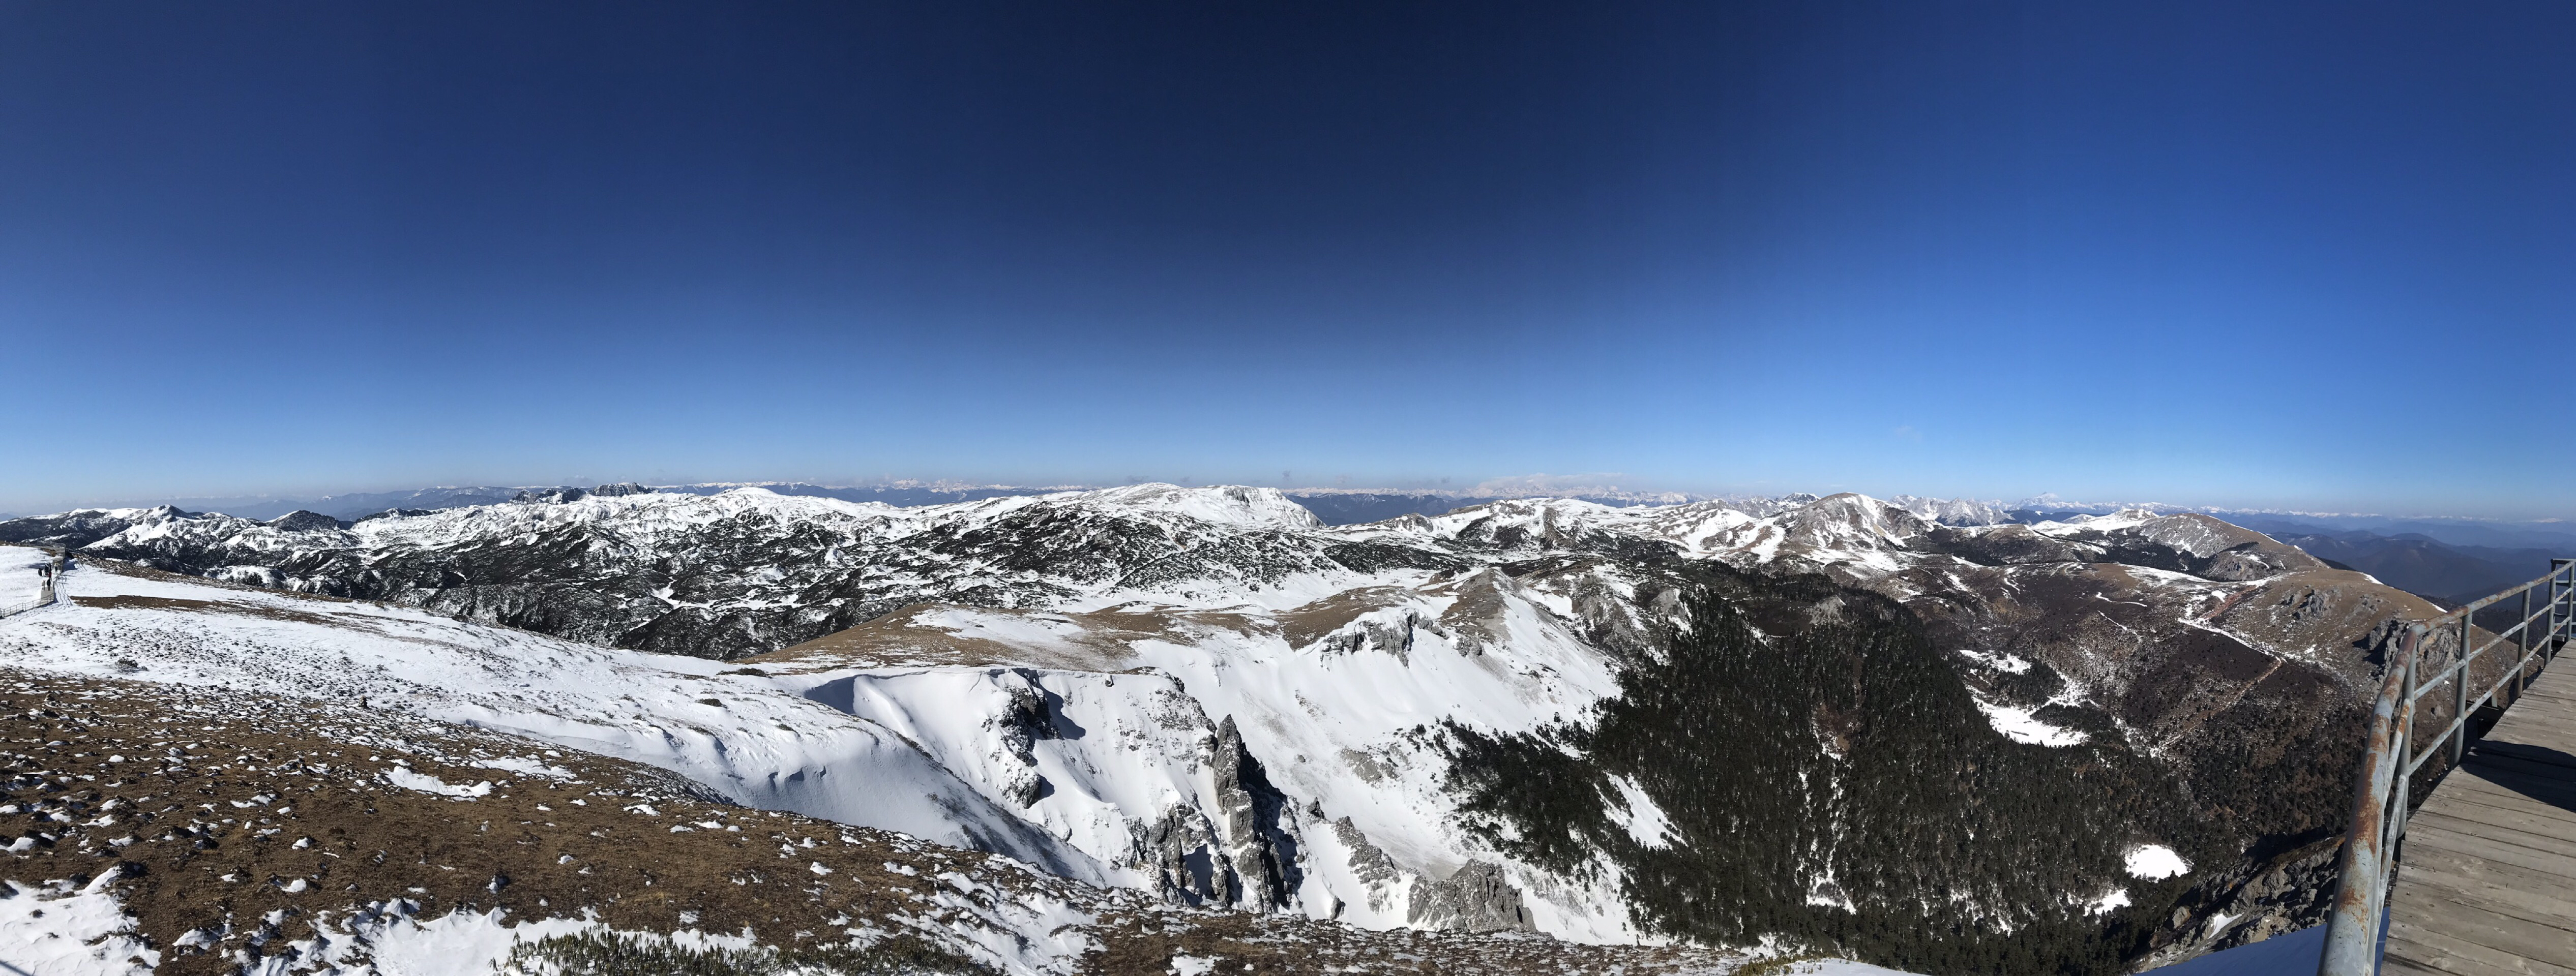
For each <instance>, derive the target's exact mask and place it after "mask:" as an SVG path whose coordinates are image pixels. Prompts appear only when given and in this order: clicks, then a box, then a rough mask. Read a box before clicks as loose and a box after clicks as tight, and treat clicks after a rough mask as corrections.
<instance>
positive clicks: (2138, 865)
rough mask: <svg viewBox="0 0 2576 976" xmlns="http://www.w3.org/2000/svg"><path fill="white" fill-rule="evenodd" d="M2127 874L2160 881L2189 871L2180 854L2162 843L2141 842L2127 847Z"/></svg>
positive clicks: (2188, 865) (2189, 867) (2189, 866)
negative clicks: (2135, 845)
mask: <svg viewBox="0 0 2576 976" xmlns="http://www.w3.org/2000/svg"><path fill="white" fill-rule="evenodd" d="M2128 867H2129V876H2131V877H2136V878H2145V879H2147V880H2149V881H2162V880H2164V879H2166V878H2172V877H2179V876H2181V875H2184V874H2188V873H2190V872H2191V865H2190V864H2189V863H2187V862H2185V861H2184V860H2183V859H2182V855H2181V854H2180V853H2177V852H2176V851H2175V850H2174V849H2173V848H2170V847H2166V846H2165V845H2163V844H2142V845H2139V846H2137V847H2132V848H2130V849H2129V864H2128Z"/></svg>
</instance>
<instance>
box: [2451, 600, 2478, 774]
mask: <svg viewBox="0 0 2576 976" xmlns="http://www.w3.org/2000/svg"><path fill="white" fill-rule="evenodd" d="M2477 616H2478V615H2477V614H2476V613H2464V614H2461V615H2460V646H2459V649H2458V650H2455V651H2452V652H2451V660H2452V661H2454V662H2456V663H2458V665H2459V670H2457V671H2455V672H2453V673H2452V674H2451V721H2453V722H2457V723H2459V725H2460V731H2459V732H2458V734H2455V735H2453V736H2451V737H2450V739H2451V742H2450V746H2451V768H2453V769H2458V768H2460V760H2461V759H2462V758H2463V757H2465V756H2467V755H2468V754H2469V643H2470V641H2471V640H2472V639H2473V638H2474V637H2475V636H2476V634H2477V631H2476V629H2475V628H2476V626H2477V625H2476V624H2475V623H2473V621H2475V620H2476V619H2477Z"/></svg>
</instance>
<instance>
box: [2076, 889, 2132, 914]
mask: <svg viewBox="0 0 2576 976" xmlns="http://www.w3.org/2000/svg"><path fill="white" fill-rule="evenodd" d="M2127 907H2129V893H2128V892H2127V891H2125V890H2121V889H2113V890H2112V892H2111V893H2110V894H2107V895H2103V896H2102V897H2100V898H2096V899H2093V900H2092V901H2091V902H2089V903H2087V904H2086V905H2085V906H2084V914H2086V915H2100V914H2103V913H2105V912H2109V911H2111V910H2113V909H2118V908H2127Z"/></svg>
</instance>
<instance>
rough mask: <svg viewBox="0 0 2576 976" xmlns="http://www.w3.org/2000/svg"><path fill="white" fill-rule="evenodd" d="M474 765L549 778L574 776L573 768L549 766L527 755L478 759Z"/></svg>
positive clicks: (569, 777)
mask: <svg viewBox="0 0 2576 976" xmlns="http://www.w3.org/2000/svg"><path fill="white" fill-rule="evenodd" d="M474 765H476V766H480V767H482V768H484V769H506V770H509V771H510V772H513V773H523V774H526V775H529V776H543V777H546V778H547V779H571V778H572V770H569V769H565V768H563V767H561V766H549V765H546V764H545V763H544V762H543V761H540V760H537V759H534V758H530V757H526V756H502V757H499V758H496V759H480V760H476V761H475V763H474Z"/></svg>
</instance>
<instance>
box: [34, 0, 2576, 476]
mask: <svg viewBox="0 0 2576 976" xmlns="http://www.w3.org/2000/svg"><path fill="white" fill-rule="evenodd" d="M2571 51H2576V6H2570V5H2567V4H2565V3H2558V2H2551V3H2476V4H2444V5H2435V4H2421V5H2411V6H2387V5H2373V4H2354V3H2340V2H2338V3H2327V4H2316V5H2296V4H2273V3H2266V4H2244V3H2214V4H2205V5H2204V4H2164V3H2157V4H2147V3H2135V4H2065V3H2031V4H2026V5H2008V4H1965V5H1956V4H1928V3H1912V2H1908V3H1893V4H1885V5H1872V4H1841V3H1836V4H1815V3H1788V4H1780V5H1775V6H1762V5H1738V4H1708V3H1697V2H1693V3H1680V4H1672V5H1643V6H1621V5H1604V4H1529V5H1514V4H1503V3H1483V2H1479V3H1463V4H1454V5H1425V4H1402V3H1381V2H1369V3H1353V4H1333V3H1308V2H1299V3H1217V4H1210V3H1199V2H1175V3H1158V4H1089V3H1084V4H1067V3H1052V2H1049V3H1029V4H973V3H906V4H893V5H850V4H840V3H827V4H814V5H795V4H783V3H782V4H716V3H708V4H702V5H653V4H641V5H639V4H633V3H626V2H618V3H600V4H557V3H534V4H530V3H492V4H467V3H439V4H426V3H424V4H376V3H364V4H353V3H320V2H317V3H309V4H294V5H261V4H221V5H206V4H169V5H154V4H86V3H71V2H48V3H24V2H16V0H0V364H5V369H0V390H6V391H7V394H8V397H9V402H10V404H11V405H12V409H11V410H10V411H9V412H8V414H7V418H6V420H5V424H6V427H5V430H6V431H7V433H6V434H5V435H0V509H5V510H12V511H18V512H27V511H34V510H41V509H46V508H56V507H62V506H64V505H67V504H70V503H73V502H80V501H91V500H106V499H131V498H144V497H152V496H155V495H163V496H181V495H216V494H229V493H255V492H282V493H296V492H307V493H319V492H329V491H346V490H357V489H382V488H390V487H397V486H402V487H409V486H417V485H425V484H439V483H446V484H457V483H550V482H558V481H567V480H571V479H576V478H579V479H584V480H610V479H628V478H633V479H641V480H647V481H681V480H689V481H695V480H748V479H805V480H821V481H850V480H856V479H866V478H876V477H886V476H892V477H907V478H955V479H966V480H979V481H1005V482H1015V483H1031V482H1035V483H1069V482H1087V483H1110V482H1118V481H1124V480H1127V479H1130V478H1150V479H1158V480H1179V479H1182V478H1189V479H1193V480H1195V481H1197V482H1200V483H1206V482H1218V481H1226V482H1242V483H1252V484H1270V485H1315V484H1325V485H1329V484H1334V483H1337V482H1339V481H1340V480H1341V479H1348V481H1347V483H1349V484H1353V485H1384V486H1424V485H1429V486H1439V485H1443V484H1446V485H1447V486H1449V487H1466V486H1468V485H1471V484H1474V483H1476V482H1479V481H1483V480H1485V479H1489V478H1496V477H1506V476H1515V475H1525V474H1531V473H1536V472H1550V473H1558V474H1566V473H1592V472H1607V473H1615V474H1616V475H1617V477H1616V478H1610V479H1607V480H1612V481H1616V482H1618V483H1621V484H1624V485H1627V486H1630V487H1636V488H1662V489H1679V490H1699V491H1762V492H1779V491H1790V490H1807V491H1820V492H1821V491H1831V490H1844V489H1848V490H1859V491H1868V492H1873V493H1877V494H1894V493H1898V492H1911V493H1916V494H1941V495H1970V496H1979V497H2002V498H2007V499H2009V498H2019V497H2023V496H2027V495H2031V494H2035V493H2039V492H2056V493H2058V494H2060V495H2063V496H2066V497H2069V498H2084V499H2104V500H2148V499H2153V500H2163V501H2170V502H2179V503H2199V504H2216V505H2249V506H2289V507H2299V508H2307V509H2312V510H2330V511H2388V512H2408V513H2442V514H2483V515H2500V516H2513V517H2554V516H2566V517H2576V459H2571V456H2570V452H2569V449H2568V437H2567V435H2566V432H2565V431H2564V429H2563V428H2553V427H2552V426H2550V424H2551V422H2552V420H2553V418H2566V417H2568V416H2569V415H2570V414H2571V406H2576V400H2571V394H2576V382H2571V380H2576V340H2571V336H2570V331H2569V327H2570V324H2571V322H2576V316H2571V312H2576V182H2571V181H2576V57H2571V56H2570V53H2569V52H2571ZM1595 480H1603V479H1595Z"/></svg>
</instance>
